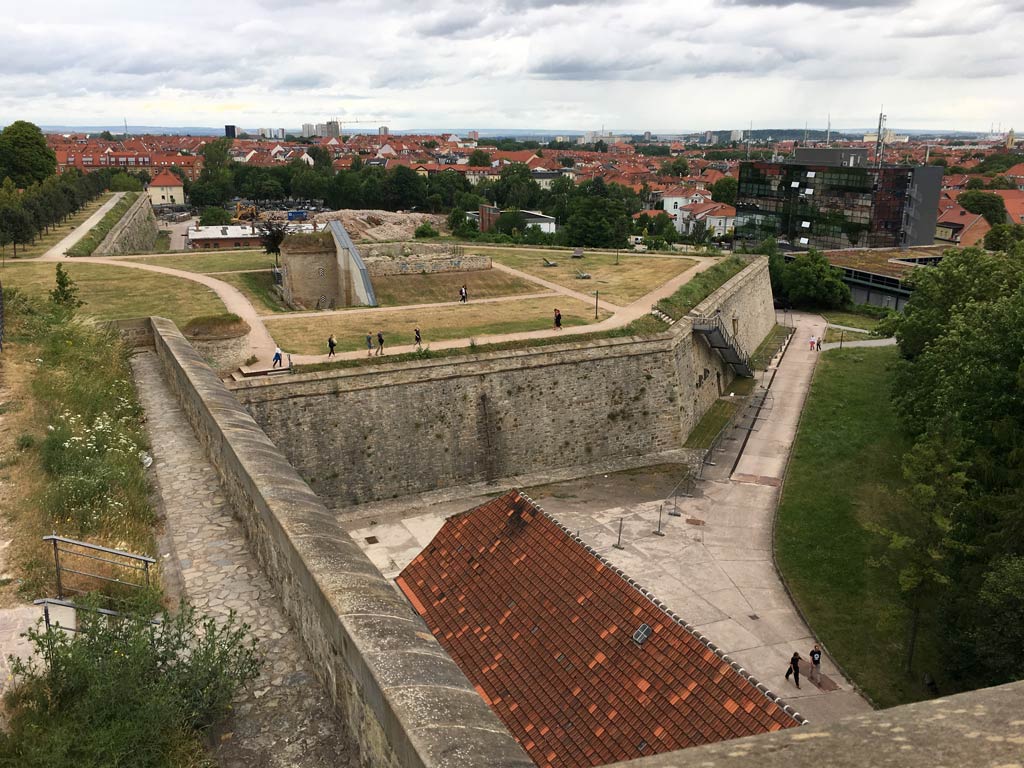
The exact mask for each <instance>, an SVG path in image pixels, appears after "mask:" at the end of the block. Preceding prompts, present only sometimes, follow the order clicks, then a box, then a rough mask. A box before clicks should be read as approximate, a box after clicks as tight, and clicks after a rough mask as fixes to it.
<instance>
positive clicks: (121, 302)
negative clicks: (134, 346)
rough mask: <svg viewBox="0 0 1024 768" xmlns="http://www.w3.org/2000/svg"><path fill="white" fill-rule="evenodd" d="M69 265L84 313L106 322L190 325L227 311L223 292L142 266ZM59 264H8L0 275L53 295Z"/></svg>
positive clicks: (28, 290)
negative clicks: (159, 320)
mask: <svg viewBox="0 0 1024 768" xmlns="http://www.w3.org/2000/svg"><path fill="white" fill-rule="evenodd" d="M64 269H65V270H66V271H67V272H68V274H70V275H71V278H72V279H73V280H74V281H75V282H76V283H77V284H78V288H79V294H78V295H79V298H81V299H82V301H84V302H85V306H83V307H82V308H81V314H83V315H91V316H92V317H95V318H98V319H101V320H121V319H124V318H129V317H145V316H147V315H160V316H161V317H167V318H169V319H171V320H173V321H174V322H175V323H177V324H178V325H179V326H182V325H184V324H185V323H187V322H188V321H189V320H190V319H192V318H193V317H199V316H202V315H216V314H218V313H221V312H223V311H224V304H223V303H222V302H221V300H220V299H219V298H218V296H217V294H216V293H214V292H213V291H212V290H210V289H209V288H207V287H206V286H205V285H199V284H198V283H193V282H192V281H191V280H186V279H184V278H180V277H171V276H170V275H161V274H159V273H157V272H148V271H146V270H142V269H130V268H127V267H111V266H107V265H105V264H88V263H81V262H77V263H76V262H72V261H70V260H69V261H68V262H65V263H64ZM54 270H55V265H54V264H52V263H47V262H35V263H18V264H8V265H7V268H6V269H4V270H3V272H2V273H0V279H2V280H3V283H4V287H7V288H21V289H22V290H24V291H25V292H26V293H27V294H28V295H30V296H35V297H39V298H47V296H48V294H49V291H50V290H51V289H52V288H53V286H54Z"/></svg>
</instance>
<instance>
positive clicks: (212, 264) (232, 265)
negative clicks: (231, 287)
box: [130, 251, 274, 274]
mask: <svg viewBox="0 0 1024 768" xmlns="http://www.w3.org/2000/svg"><path fill="white" fill-rule="evenodd" d="M130 260H131V261H138V262H142V263H144V264H157V265H159V266H161V267H170V268H171V269H180V270H182V271H184V272H199V273H202V274H211V273H213V272H241V271H247V270H251V269H266V270H269V269H270V268H271V267H272V266H273V265H274V257H273V256H271V255H270V254H267V253H264V252H263V251H221V252H218V253H210V252H209V251H194V252H191V253H188V252H186V253H174V254H168V255H166V256H147V257H145V258H141V259H130Z"/></svg>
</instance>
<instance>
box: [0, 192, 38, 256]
mask: <svg viewBox="0 0 1024 768" xmlns="http://www.w3.org/2000/svg"><path fill="white" fill-rule="evenodd" d="M37 231H38V229H37V228H36V226H35V223H34V222H33V221H32V217H31V216H30V215H29V213H28V211H26V210H25V209H24V208H23V207H22V206H20V205H16V204H11V203H6V204H3V205H0V246H2V245H6V244H7V243H11V244H13V245H14V258H18V246H19V245H28V244H29V243H30V242H32V239H33V238H34V237H35V234H36V232H37Z"/></svg>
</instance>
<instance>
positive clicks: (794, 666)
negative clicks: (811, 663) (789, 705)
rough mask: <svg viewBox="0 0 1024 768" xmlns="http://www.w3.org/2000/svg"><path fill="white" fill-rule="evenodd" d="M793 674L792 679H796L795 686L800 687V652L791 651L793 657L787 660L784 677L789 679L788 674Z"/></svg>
mask: <svg viewBox="0 0 1024 768" xmlns="http://www.w3.org/2000/svg"><path fill="white" fill-rule="evenodd" d="M790 675H792V676H793V680H794V681H796V687H797V688H799V687H800V654H799V653H796V652H795V651H794V652H793V658H791V659H790V660H789V669H787V670H786V679H787V680H789V676H790Z"/></svg>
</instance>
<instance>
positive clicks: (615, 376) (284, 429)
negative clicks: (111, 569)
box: [232, 259, 775, 507]
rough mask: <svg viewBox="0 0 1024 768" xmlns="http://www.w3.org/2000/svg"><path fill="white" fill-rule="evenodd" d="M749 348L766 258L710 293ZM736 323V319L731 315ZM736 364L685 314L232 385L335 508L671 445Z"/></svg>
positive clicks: (770, 313)
mask: <svg viewBox="0 0 1024 768" xmlns="http://www.w3.org/2000/svg"><path fill="white" fill-rule="evenodd" d="M716 311H719V312H720V313H721V315H722V316H723V318H725V319H726V321H727V323H729V325H730V326H731V327H732V328H734V329H735V331H736V333H735V335H736V337H737V340H738V342H739V343H740V345H741V346H742V348H743V350H744V351H745V352H747V353H748V354H749V353H750V352H752V351H753V350H754V349H755V348H756V347H757V345H758V344H759V343H760V342H761V340H762V339H763V338H764V337H765V335H767V333H768V332H769V331H770V330H771V328H772V327H773V325H774V323H775V313H774V309H773V306H772V294H771V285H770V282H769V278H768V266H767V260H765V259H757V260H755V261H754V262H752V263H751V265H750V266H748V267H747V268H746V269H745V270H744V271H743V272H741V273H740V274H739V275H737V276H736V277H734V278H733V279H732V280H730V281H729V282H728V283H726V284H725V285H724V286H722V288H721V289H719V290H718V291H716V292H715V293H714V294H713V295H712V296H709V297H708V299H707V300H706V301H704V302H703V303H702V304H701V305H700V306H699V307H697V308H696V310H695V312H696V313H697V314H714V313H715V312H716ZM734 320H735V323H733V321H734ZM732 378H733V373H732V371H731V369H730V368H729V367H728V366H726V365H725V364H724V363H723V362H722V359H721V357H720V356H719V355H718V353H716V352H715V351H714V350H712V349H711V348H710V347H709V346H708V345H707V343H706V342H705V341H704V339H703V338H701V337H699V336H696V335H694V334H693V332H692V329H691V324H690V321H689V320H688V319H686V318H684V319H683V320H681V321H679V322H678V323H676V324H675V325H674V326H673V327H672V329H671V330H670V331H669V332H668V333H665V334H663V335H661V336H659V337H655V338H650V339H632V338H621V339H608V340H602V341H597V342H594V341H590V342H568V343H566V344H563V345H558V346H552V347H541V348H535V349H525V350H516V351H506V352H494V353H487V354H478V355H467V356H464V357H459V358H454V359H453V358H449V359H444V360H438V361H430V360H427V361H423V362H419V363H406V364H402V365H400V366H399V365H395V366H389V365H383V366H374V367H373V368H364V369H339V370H335V371H326V372H320V373H313V374H298V375H295V376H290V377H287V378H275V379H272V380H255V379H250V380H246V381H242V382H237V383H236V384H233V385H232V388H233V389H234V391H235V394H236V395H237V396H238V398H239V399H240V401H241V402H242V403H243V404H244V405H245V406H246V407H247V408H248V409H249V412H250V413H251V414H252V415H253V417H254V418H255V419H256V421H257V422H258V423H259V424H260V426H261V427H262V428H263V429H264V431H266V433H267V435H268V436H269V437H270V439H271V440H272V441H273V442H274V444H275V445H276V446H277V447H278V448H280V449H281V451H282V452H283V453H284V455H285V456H286V457H287V458H288V460H289V462H290V463H291V464H292V466H294V467H295V468H296V469H297V470H298V472H299V474H300V475H302V477H303V478H305V479H306V481H307V482H309V483H310V485H311V486H312V487H313V489H314V490H315V491H316V492H317V494H318V495H320V496H321V497H322V498H323V499H325V501H327V502H328V504H329V505H333V506H335V507H342V506H347V505H351V504H359V503H365V502H369V501H376V500H381V499H388V498H392V497H397V496H402V495H405V494H410V493H417V492H422V491H429V490H435V489H440V488H446V487H451V486H455V485H462V484H466V483H472V482H477V481H484V480H495V479H498V478H503V477H510V476H514V475H522V474H528V473H532V472H537V471H541V470H545V469H550V468H554V467H574V466H585V465H588V464H594V463H598V462H607V461H609V460H618V459H626V458H629V457H636V456H643V455H650V454H657V453H663V452H667V451H670V450H674V449H678V448H680V447H682V444H683V442H684V441H685V440H686V437H687V435H688V434H689V432H690V430H691V429H692V428H693V427H694V426H695V425H696V424H697V422H698V421H700V418H701V417H702V416H703V415H704V413H705V412H706V411H707V409H708V408H709V407H710V406H711V404H712V403H713V402H714V401H715V400H716V399H717V397H718V386H716V385H720V386H721V387H722V389H723V391H727V390H725V387H726V386H727V385H728V384H729V382H731V381H732Z"/></svg>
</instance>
